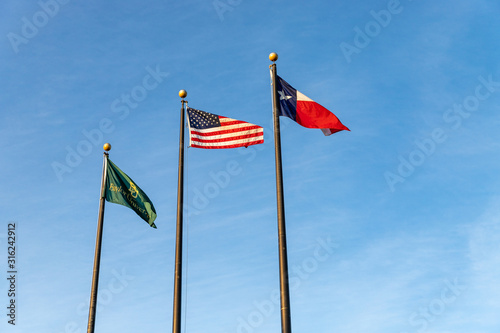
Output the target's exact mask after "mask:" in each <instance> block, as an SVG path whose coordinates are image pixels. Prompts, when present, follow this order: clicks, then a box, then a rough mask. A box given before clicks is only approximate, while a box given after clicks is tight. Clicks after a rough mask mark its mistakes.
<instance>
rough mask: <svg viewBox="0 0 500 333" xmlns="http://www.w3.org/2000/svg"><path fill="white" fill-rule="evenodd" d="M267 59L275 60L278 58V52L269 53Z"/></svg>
mask: <svg viewBox="0 0 500 333" xmlns="http://www.w3.org/2000/svg"><path fill="white" fill-rule="evenodd" d="M269 60H271V61H276V60H278V53H275V52H273V53H271V54H270V55H269Z"/></svg>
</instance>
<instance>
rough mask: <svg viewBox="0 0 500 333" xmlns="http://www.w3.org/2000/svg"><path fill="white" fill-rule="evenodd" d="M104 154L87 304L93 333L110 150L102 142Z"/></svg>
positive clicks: (89, 326)
mask: <svg viewBox="0 0 500 333" xmlns="http://www.w3.org/2000/svg"><path fill="white" fill-rule="evenodd" d="M103 148H104V150H105V152H104V156H103V159H104V161H103V166H102V180H101V198H100V201H99V219H98V222H97V235H96V240H95V255H94V272H93V274H92V289H91V292H90V306H89V321H88V325H87V333H94V327H95V312H96V304H97V288H98V286H99V268H100V266H101V244H102V225H103V223H104V203H105V201H106V196H105V195H104V193H105V192H104V191H105V187H106V176H107V169H108V156H109V154H108V153H107V152H108V151H110V150H111V145H110V144H109V143H106V144H104V147H103Z"/></svg>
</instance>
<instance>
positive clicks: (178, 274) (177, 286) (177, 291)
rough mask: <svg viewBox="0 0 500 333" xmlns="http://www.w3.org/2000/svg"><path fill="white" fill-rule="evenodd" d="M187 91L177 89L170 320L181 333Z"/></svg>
mask: <svg viewBox="0 0 500 333" xmlns="http://www.w3.org/2000/svg"><path fill="white" fill-rule="evenodd" d="M186 96H187V92H186V91H185V90H184V89H183V90H181V91H179V97H180V98H181V99H182V100H181V105H182V107H181V129H180V137H179V178H178V181H177V232H176V241H175V275H174V311H173V320H172V333H181V295H182V229H183V226H182V218H183V216H182V215H183V214H182V213H183V202H184V122H185V120H184V118H185V104H186V103H187V101H185V100H184V98H185V97H186Z"/></svg>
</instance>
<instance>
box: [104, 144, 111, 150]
mask: <svg viewBox="0 0 500 333" xmlns="http://www.w3.org/2000/svg"><path fill="white" fill-rule="evenodd" d="M102 148H103V149H104V150H105V151H110V150H111V145H110V144H109V143H105V144H104V146H102Z"/></svg>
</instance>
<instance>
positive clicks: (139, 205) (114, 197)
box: [104, 158, 156, 228]
mask: <svg viewBox="0 0 500 333" xmlns="http://www.w3.org/2000/svg"><path fill="white" fill-rule="evenodd" d="M107 166H108V167H107V171H106V172H107V174H106V190H105V193H104V196H105V198H106V200H107V201H109V202H113V203H117V204H120V205H123V206H125V207H129V208H131V209H132V210H134V211H135V212H136V213H137V215H139V216H140V217H141V218H142V219H143V220H144V221H146V222H148V223H149V225H150V226H152V227H153V228H156V225H155V224H154V220H155V219H156V211H155V207H154V206H153V203H152V202H151V200H149V198H148V196H147V195H146V193H144V192H143V191H142V190H141V189H140V188H139V186H137V184H136V183H134V181H133V180H132V179H130V177H129V176H127V175H126V174H125V172H123V171H121V170H120V168H118V167H117V166H116V164H114V163H113V162H111V160H110V159H109V158H108V163H107Z"/></svg>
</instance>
